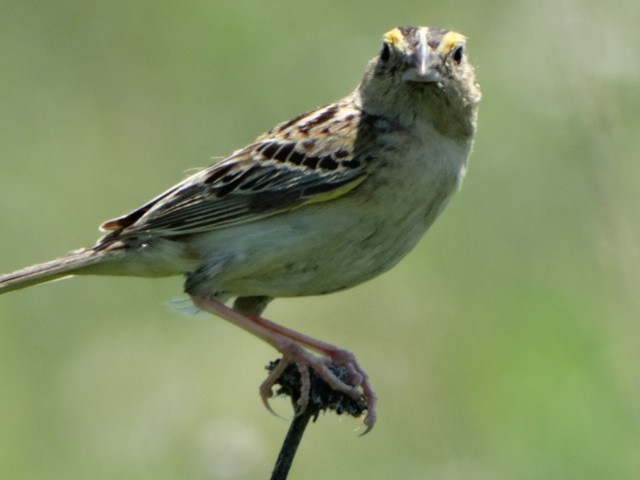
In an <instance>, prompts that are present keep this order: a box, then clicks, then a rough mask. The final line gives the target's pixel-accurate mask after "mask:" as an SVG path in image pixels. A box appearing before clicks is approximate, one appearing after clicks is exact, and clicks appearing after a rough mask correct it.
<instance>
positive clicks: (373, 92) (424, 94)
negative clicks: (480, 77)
mask: <svg viewBox="0 0 640 480" xmlns="http://www.w3.org/2000/svg"><path fill="white" fill-rule="evenodd" d="M359 91H360V95H361V101H362V103H363V106H364V107H365V109H367V107H369V108H368V109H370V110H371V111H372V112H373V113H375V111H376V110H378V109H380V110H385V111H388V110H389V109H391V110H396V111H397V112H398V114H399V115H417V116H420V115H427V116H429V118H433V119H442V121H444V122H445V123H447V124H451V123H452V122H454V123H455V121H457V120H459V121H461V122H465V121H469V120H470V121H471V122H472V123H474V124H475V114H476V107H477V105H478V103H479V101H480V96H481V95H480V88H479V86H478V84H477V82H476V79H475V73H474V70H473V66H472V65H471V63H469V61H468V59H467V54H466V37H465V36H464V35H462V34H460V33H457V32H454V31H451V30H444V29H439V28H430V27H399V28H394V29H393V30H391V31H389V32H387V33H386V34H385V35H384V37H383V42H382V48H381V50H380V53H379V54H378V55H377V56H376V57H374V58H373V59H372V60H371V62H370V63H369V68H368V69H367V72H366V74H365V77H364V80H363V81H362V83H361V84H360V87H359ZM451 116H453V117H455V118H449V117H451ZM467 123H468V122H467ZM449 126H451V127H454V126H455V125H449ZM445 127H446V125H445ZM460 127H461V128H463V130H466V128H464V127H463V126H462V125H461V126H460ZM471 133H472V132H471Z"/></svg>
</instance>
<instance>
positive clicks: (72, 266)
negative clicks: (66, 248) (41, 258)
mask: <svg viewBox="0 0 640 480" xmlns="http://www.w3.org/2000/svg"><path fill="white" fill-rule="evenodd" d="M114 254H115V252H105V251H96V250H94V249H91V248H85V249H82V250H76V251H74V252H71V253H68V254H67V255H65V256H63V257H60V258H56V259H55V260H51V261H50V262H45V263H39V264H38V265H33V266H31V267H27V268H23V269H22V270H17V271H15V272H13V273H9V274H6V275H1V276H0V294H3V293H8V292H11V291H13V290H19V289H21V288H25V287H30V286H32V285H37V284H39V283H44V282H50V281H52V280H57V279H59V278H64V277H67V276H70V275H75V274H79V273H90V271H89V270H91V268H90V267H92V266H95V265H97V264H100V263H103V262H105V261H107V260H109V259H110V258H111V257H113V256H114Z"/></svg>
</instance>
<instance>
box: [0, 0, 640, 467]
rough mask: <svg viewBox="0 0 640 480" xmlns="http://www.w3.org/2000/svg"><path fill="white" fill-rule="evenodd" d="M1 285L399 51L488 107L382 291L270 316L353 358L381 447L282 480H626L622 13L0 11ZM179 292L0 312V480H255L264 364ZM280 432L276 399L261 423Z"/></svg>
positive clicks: (155, 4)
mask: <svg viewBox="0 0 640 480" xmlns="http://www.w3.org/2000/svg"><path fill="white" fill-rule="evenodd" d="M0 11H1V17H0V51H1V53H0V159H1V160H0V224H1V225H2V227H1V236H0V245H1V250H0V271H5V272H6V271H10V270H13V269H15V268H18V267H22V266H25V265H27V264H31V263H34V262H37V261H44V260H48V259H50V258H51V257H55V256H57V255H59V254H62V253H64V252H66V251H68V250H70V249H73V248H77V247H81V246H84V245H90V244H92V243H93V242H94V240H95V239H96V238H97V231H96V226H97V225H98V224H99V223H100V222H101V221H103V220H106V219H109V218H112V217H114V216H116V215H118V214H121V213H124V212H126V211H127V210H128V209H131V208H133V207H136V206H138V205H139V204H140V203H142V202H144V201H146V200H148V199H149V198H151V197H152V196H154V195H155V194H157V193H158V192H160V191H161V190H163V189H165V188H166V187H168V186H170V185H171V184H173V183H174V182H175V181H177V180H179V179H180V178H182V176H183V173H184V172H185V171H187V170H188V169H190V168H192V167H198V166H204V165H207V164H208V163H210V162H211V157H212V156H224V155H226V154H228V153H230V152H231V151H233V150H234V149H236V148H239V147H241V146H242V145H244V144H245V143H247V142H248V141H250V140H252V139H253V138H254V137H255V136H256V135H258V134H259V133H261V132H262V131H264V130H267V129H269V128H270V127H271V126H272V125H273V124H275V123H276V122H279V121H283V120H287V119H289V118H290V117H292V116H294V115H296V114H298V113H301V112H303V111H306V110H308V109H311V108H313V107H315V106H317V105H321V104H324V103H328V102H331V101H333V100H335V99H337V98H338V97H340V96H342V95H344V94H346V93H348V92H349V91H350V90H351V89H352V88H354V87H355V85H356V84H357V82H358V81H359V79H360V76H361V74H362V72H363V70H364V67H365V65H366V62H367V60H368V59H369V58H370V57H371V56H373V55H374V54H376V53H377V50H378V49H379V45H380V38H381V35H382V34H383V33H384V32H385V31H387V30H389V29H390V28H392V27H394V26H396V25H405V24H419V25H432V26H441V27H449V28H455V29H456V30H459V31H462V32H464V33H465V34H467V35H468V37H469V44H468V51H469V55H470V57H471V59H472V61H473V62H474V63H475V64H476V65H477V66H478V68H477V73H478V77H479V80H480V83H481V85H482V87H483V93H484V98H483V103H482V105H481V111H480V128H479V132H478V139H477V143H476V148H475V151H474V154H473V158H472V161H471V164H470V171H469V174H468V176H467V179H466V182H465V185H464V188H463V190H462V191H461V192H460V193H459V195H458V196H457V197H456V198H455V199H454V201H453V202H452V203H451V205H450V207H449V208H448V210H447V211H446V212H445V214H444V215H443V217H442V218H441V219H440V220H439V221H438V222H436V225H435V226H434V228H433V229H432V231H431V232H430V233H429V235H427V237H426V239H425V240H424V241H423V242H422V243H421V244H420V245H419V247H418V248H417V249H416V250H415V251H414V252H413V253H412V254H411V255H410V256H409V257H408V258H407V259H406V260H405V261H404V262H403V263H402V264H401V265H399V266H398V267H397V268H395V269H394V270H392V271H391V272H389V273H388V274H386V275H384V276H382V277H381V278H378V279H376V280H374V281H371V282H369V283H367V284H365V285H363V286H360V287H358V288H355V289H353V290H350V291H347V292H344V293H340V294H334V295H330V296H326V297H321V298H307V299H295V300H280V301H277V302H275V303H274V304H273V305H272V306H271V307H270V308H269V310H268V311H267V313H268V316H269V317H270V318H273V319H276V320H277V321H279V322H282V323H284V324H286V325H289V326H292V327H294V328H296V329H299V330H302V331H304V332H307V333H310V334H313V335H315V336H318V337H321V338H324V339H327V340H330V341H332V342H335V343H338V344H340V345H343V346H346V347H348V348H350V349H352V350H353V351H354V352H356V354H357V355H358V356H359V358H360V360H361V362H362V364H363V365H364V366H365V367H366V368H367V370H368V372H369V374H370V376H371V379H372V382H373V384H374V386H375V387H376V388H377V392H378V394H379V397H380V405H379V409H380V417H379V422H378V424H377V426H376V428H375V429H374V431H373V432H372V433H371V434H369V435H367V436H366V437H364V438H358V436H357V432H356V428H357V426H358V424H357V422H356V421H355V420H353V419H351V418H341V417H336V416H334V415H326V416H322V417H321V418H320V419H319V421H318V422H317V423H316V424H315V425H312V426H311V428H310V429H309V430H308V432H307V434H306V436H305V438H304V441H303V444H302V446H301V449H300V451H299V453H298V458H297V459H296V462H295V464H294V467H293V471H292V474H291V478H295V479H302V480H305V479H320V478H340V479H342V478H344V479H389V478H402V479H481V480H484V479H541V478H544V479H551V478H552V479H603V478H611V479H637V478H640V375H639V374H638V366H639V365H640V348H639V347H638V344H639V343H640V327H639V321H638V320H639V318H640V300H639V295H638V283H639V281H640V216H639V214H638V205H639V202H640V193H639V191H638V187H637V184H638V181H639V180H640V165H639V162H638V154H637V152H638V151H640V140H639V138H640V135H639V131H640V129H639V127H640V88H639V81H638V79H639V78H640V54H639V51H640V30H639V29H638V28H637V22H638V19H639V18H640V3H639V2H637V0H620V1H617V2H612V3H606V2H604V3H603V2H597V1H592V0H587V1H578V0H561V1H551V0H542V1H540V0H535V1H534V0H530V1H519V2H512V1H506V0H505V1H500V0H494V1H491V2H461V1H452V2H442V3H440V4H437V3H436V2H418V1H409V0H408V1H404V2H389V1H379V0H373V1H369V2H366V3H365V2H344V1H343V0H341V1H335V0H334V1H324V2H313V3H311V2H309V3H304V2H300V1H293V0H287V1H277V2H276V1H272V2H259V1H256V0H246V1H243V2H239V1H238V2H231V1H217V2H215V1H202V0H201V1H190V0H187V1H175V0H165V1H162V2H159V1H156V0H138V1H135V2H126V1H122V0H115V1H110V2H93V1H78V0H76V1H72V0H69V1H60V0H53V1H49V2H45V1H33V0H20V1H18V0H2V1H1V2H0ZM180 292H181V279H179V278H171V279H165V280H144V279H142V280H141V279H113V278H85V279H75V280H68V281H64V282H58V283H55V284H50V285H46V286H42V287H40V288H37V289H31V290H25V291H21V292H18V293H14V294H11V295H7V296H3V297H2V298H1V299H0V477H1V478H3V479H4V478H7V479H75V478H83V479H84V478H91V479H114V478H118V479H155V480H162V479H178V478H180V479H254V478H268V475H269V472H270V471H271V468H272V466H273V463H274V461H275V457H276V454H277V452H278V449H279V446H280V443H281V441H282V439H283V437H284V434H285V431H286V429H287V426H288V422H287V421H286V420H282V419H279V418H276V417H274V416H272V415H270V414H269V413H268V412H267V411H266V410H265V409H264V408H263V407H262V406H261V404H260V401H259V398H258V394H257V386H258V384H259V383H260V382H261V380H262V379H263V378H264V374H265V372H264V370H263V365H265V364H266V363H267V362H268V361H269V360H270V359H273V358H275V357H276V354H275V352H274V351H272V350H271V349H269V348H268V347H267V346H265V345H263V344H262V343H261V342H259V341H258V340H256V339H254V338H251V337H250V336H248V335H246V334H245V333H243V332H241V331H240V330H238V329H236V328H234V327H232V326H230V325H228V324H227V323H225V322H224V321H221V320H218V319H215V318H212V317H208V316H195V317H193V316H192V317H189V316H185V315H181V314H179V313H176V312H175V311H173V310H172V309H171V308H169V307H168V306H167V301H168V300H170V299H172V298H175V297H179V296H180ZM273 405H274V408H275V409H276V410H277V411H279V412H280V413H281V414H282V415H284V416H289V415H290V407H289V405H288V404H287V402H286V401H285V400H282V399H279V400H275V401H274V402H273Z"/></svg>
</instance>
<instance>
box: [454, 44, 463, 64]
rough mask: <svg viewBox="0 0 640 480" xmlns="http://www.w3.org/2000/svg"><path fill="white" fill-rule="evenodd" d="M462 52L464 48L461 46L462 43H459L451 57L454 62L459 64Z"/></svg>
mask: <svg viewBox="0 0 640 480" xmlns="http://www.w3.org/2000/svg"><path fill="white" fill-rule="evenodd" d="M463 54H464V48H463V47H462V45H460V46H458V47H456V49H455V50H454V51H453V54H452V55H451V57H452V58H453V61H454V62H456V63H457V64H460V62H461V61H462V55H463Z"/></svg>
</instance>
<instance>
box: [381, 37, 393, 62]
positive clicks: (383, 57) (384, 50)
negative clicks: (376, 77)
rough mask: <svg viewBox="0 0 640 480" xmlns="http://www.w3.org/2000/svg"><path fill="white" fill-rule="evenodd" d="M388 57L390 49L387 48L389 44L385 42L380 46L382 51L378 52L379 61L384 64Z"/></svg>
mask: <svg viewBox="0 0 640 480" xmlns="http://www.w3.org/2000/svg"><path fill="white" fill-rule="evenodd" d="M390 56H391V49H390V48H389V44H388V43H387V42H384V43H383V44H382V50H381V51H380V60H382V61H383V62H386V61H387V60H389V57H390Z"/></svg>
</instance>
